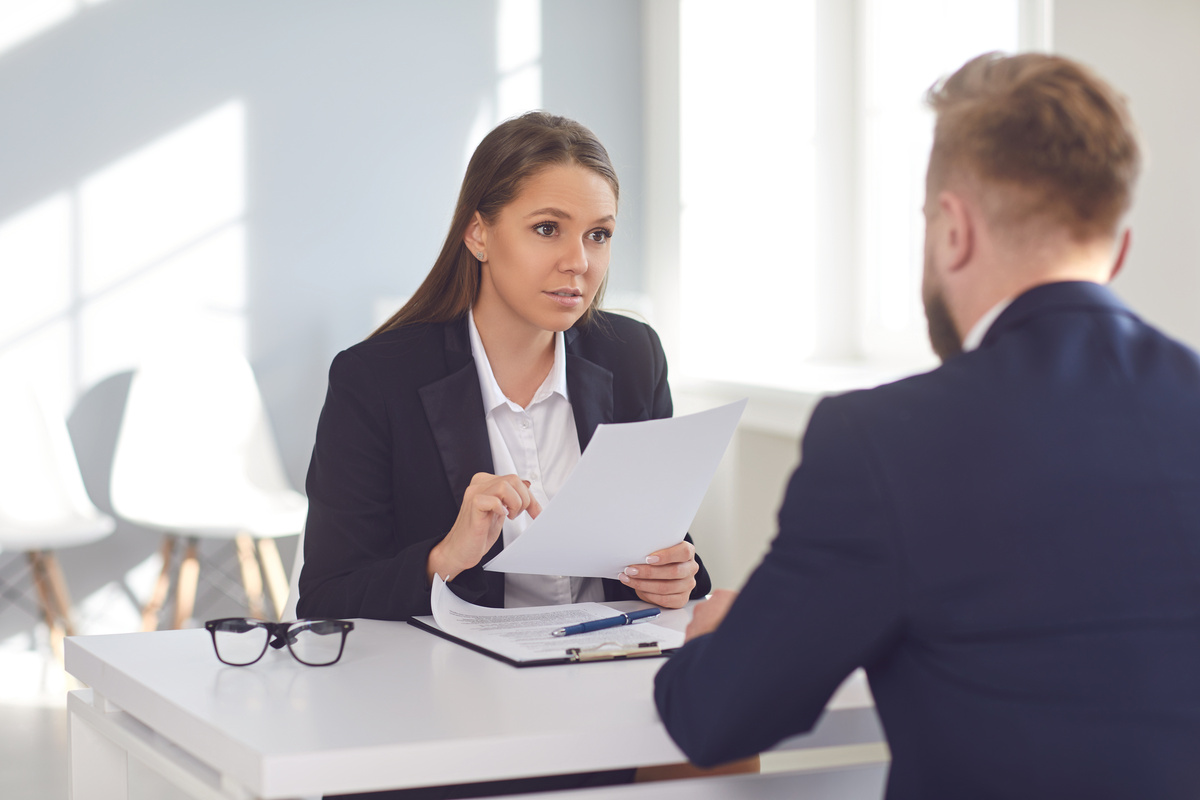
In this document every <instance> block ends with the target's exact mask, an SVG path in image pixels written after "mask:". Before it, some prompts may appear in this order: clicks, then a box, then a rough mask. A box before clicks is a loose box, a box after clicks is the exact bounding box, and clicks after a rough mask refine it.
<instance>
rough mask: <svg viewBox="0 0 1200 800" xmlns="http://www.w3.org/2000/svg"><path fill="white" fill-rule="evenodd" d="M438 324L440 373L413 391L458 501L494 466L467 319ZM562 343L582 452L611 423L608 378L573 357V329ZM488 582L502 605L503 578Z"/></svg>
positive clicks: (496, 549) (493, 596) (575, 339)
mask: <svg viewBox="0 0 1200 800" xmlns="http://www.w3.org/2000/svg"><path fill="white" fill-rule="evenodd" d="M442 328H443V335H442V346H443V349H444V353H445V363H446V376H445V377H444V378H441V379H439V380H436V381H434V382H433V383H430V384H427V385H425V386H422V387H421V388H420V389H419V390H418V392H419V394H420V396H421V404H422V405H423V406H424V408H425V418H426V419H427V420H428V422H429V429H430V431H431V432H432V433H433V438H434V441H435V442H436V443H437V448H438V453H439V454H440V455H441V458H442V467H443V468H444V469H445V472H446V480H448V481H449V482H450V490H451V492H452V493H453V497H454V498H455V500H456V501H457V502H458V503H461V502H462V498H463V495H464V494H465V493H466V491H467V487H468V486H469V485H470V484H471V478H472V477H474V475H475V473H477V472H489V473H490V472H494V471H495V465H494V464H493V462H492V446H491V442H490V441H489V439H488V432H487V417H486V415H485V414H484V411H483V392H482V391H481V390H480V388H479V374H478V372H477V370H476V369H475V359H474V358H473V357H472V356H471V339H470V335H469V333H468V331H467V320H466V318H465V317H464V318H462V319H459V320H454V321H452V322H447V323H445V324H444V325H443V326H442ZM564 341H565V342H566V350H567V392H568V393H569V395H570V397H571V410H572V412H573V414H574V416H575V430H576V433H577V434H578V436H579V449H580V450H581V451H582V450H583V449H584V448H586V447H587V445H588V442H589V441H591V439H592V434H593V433H595V431H596V426H597V425H599V424H602V423H607V422H612V421H613V385H612V379H613V376H612V372H610V371H609V370H607V369H605V368H604V367H602V366H600V365H599V364H596V363H595V362H593V361H590V360H588V359H587V358H584V357H583V356H582V355H579V353H578V352H577V351H578V349H579V346H580V342H579V332H578V331H577V330H575V329H574V328H572V329H570V330H568V331H566V333H565V336H564ZM503 546H504V545H503V537H501V538H498V539H497V540H496V544H495V545H494V546H493V547H492V549H491V551H490V552H489V553H488V555H487V556H485V557H484V561H488V560H490V559H491V558H493V557H495V556H496V554H498V553H499V552H500V550H501V549H502V548H503ZM488 575H493V573H488ZM488 582H489V585H490V588H489V590H488V596H489V598H490V603H491V604H492V605H497V606H499V605H503V581H502V580H499V579H491V578H489V579H488Z"/></svg>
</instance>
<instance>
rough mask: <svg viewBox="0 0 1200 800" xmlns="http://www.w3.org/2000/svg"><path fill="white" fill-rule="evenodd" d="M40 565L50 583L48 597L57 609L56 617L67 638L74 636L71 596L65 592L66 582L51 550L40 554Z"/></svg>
mask: <svg viewBox="0 0 1200 800" xmlns="http://www.w3.org/2000/svg"><path fill="white" fill-rule="evenodd" d="M42 564H43V565H44V566H45V568H46V577H47V578H48V579H49V583H50V596H51V598H52V599H53V600H54V602H55V605H56V606H57V607H58V608H57V610H58V617H59V619H61V620H62V623H63V628H64V629H65V630H66V632H67V636H74V635H75V622H74V620H72V619H71V617H72V616H73V615H72V612H71V595H70V593H69V592H68V591H67V581H66V579H65V578H64V577H63V573H62V567H60V566H59V564H58V556H56V555H55V554H54V551H53V550H47V551H45V552H44V553H42Z"/></svg>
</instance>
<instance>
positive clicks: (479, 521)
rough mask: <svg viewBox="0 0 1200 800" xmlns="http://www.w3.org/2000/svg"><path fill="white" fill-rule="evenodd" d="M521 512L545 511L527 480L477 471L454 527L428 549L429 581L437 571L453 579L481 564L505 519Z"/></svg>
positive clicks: (531, 514)
mask: <svg viewBox="0 0 1200 800" xmlns="http://www.w3.org/2000/svg"><path fill="white" fill-rule="evenodd" d="M522 511H528V512H529V516H531V517H536V516H537V515H538V514H540V513H542V507H541V505H540V504H539V503H538V501H537V498H535V497H534V496H533V492H531V491H530V490H529V483H528V482H527V481H523V480H521V479H520V478H518V477H517V476H516V475H489V474H488V473H486V472H479V473H476V474H475V477H473V478H471V485H470V486H468V487H467V491H466V492H465V493H464V494H463V501H462V507H461V508H459V510H458V519H456V520H455V521H454V527H452V528H451V529H450V532H449V533H448V534H446V538H444V539H442V540H441V541H440V542H438V543H437V544H436V545H434V546H433V550H431V551H430V552H429V560H428V561H427V562H426V567H425V573H426V577H427V578H428V579H429V583H430V584H431V585H432V584H433V576H434V575H435V574H436V575H441V576H442V578H443V579H445V580H447V581H452V580H454V578H455V577H456V576H457V575H458V573H460V572H462V571H463V570H467V569H470V568H471V567H473V566H475V565H476V564H478V563H479V561H480V559H482V558H483V557H484V556H485V555H487V552H488V551H489V550H491V549H492V545H493V544H495V543H496V539H497V538H498V537H499V536H500V531H501V530H503V529H504V520H505V519H506V518H507V519H516V518H517V516H518V515H520V513H521V512H522Z"/></svg>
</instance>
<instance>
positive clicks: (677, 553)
mask: <svg viewBox="0 0 1200 800" xmlns="http://www.w3.org/2000/svg"><path fill="white" fill-rule="evenodd" d="M695 559H696V546H695V545H693V544H692V543H691V542H680V543H679V544H675V545H671V546H670V547H666V548H663V549H662V550H655V551H654V552H653V553H651V554H650V555H648V556H646V563H647V564H672V563H677V562H680V561H695Z"/></svg>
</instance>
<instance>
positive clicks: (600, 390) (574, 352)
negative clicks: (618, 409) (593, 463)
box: [563, 328, 613, 452]
mask: <svg viewBox="0 0 1200 800" xmlns="http://www.w3.org/2000/svg"><path fill="white" fill-rule="evenodd" d="M563 339H564V341H565V342H566V345H567V394H568V395H570V397H571V411H572V412H573V413H574V415H575V432H576V434H578V436H579V450H580V452H582V451H584V450H586V449H587V446H588V442H590V441H591V440H592V434H593V433H595V432H596V426H597V425H602V424H606V423H609V422H612V421H613V374H612V372H611V371H609V370H607V369H605V368H604V367H602V366H600V365H599V364H597V363H595V362H594V361H589V360H588V359H586V358H584V357H583V356H582V355H579V353H578V351H579V349H580V341H579V331H578V330H577V329H576V328H571V329H570V330H568V331H566V333H565V335H564V336H563Z"/></svg>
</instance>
